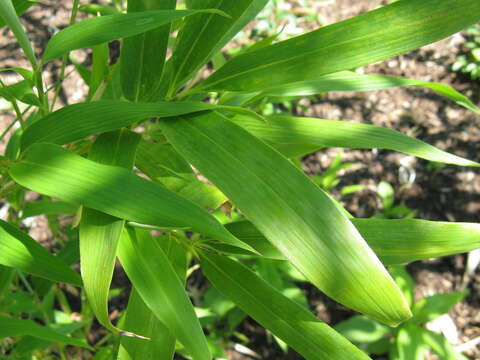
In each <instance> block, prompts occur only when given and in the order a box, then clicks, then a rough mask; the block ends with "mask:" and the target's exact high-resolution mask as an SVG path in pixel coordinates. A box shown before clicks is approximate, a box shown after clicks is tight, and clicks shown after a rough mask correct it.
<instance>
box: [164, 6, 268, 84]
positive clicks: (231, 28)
mask: <svg viewBox="0 0 480 360" xmlns="http://www.w3.org/2000/svg"><path fill="white" fill-rule="evenodd" d="M267 2H268V0H237V1H226V0H208V1H205V0H194V1H191V2H190V3H189V4H188V7H189V9H208V8H213V9H220V10H222V11H224V12H225V13H226V14H228V15H229V16H228V18H227V17H220V16H216V15H215V14H202V15H199V16H193V17H190V18H188V19H186V21H185V24H184V25H183V26H182V28H181V30H180V32H179V34H178V37H177V41H176V45H175V49H174V52H173V56H172V58H171V64H170V65H171V67H170V69H169V70H170V71H172V73H173V74H174V77H173V79H172V81H171V85H170V86H171V92H172V93H173V91H174V90H176V89H177V88H178V86H179V85H182V84H183V83H184V81H185V80H187V79H188V78H189V77H190V76H191V75H192V73H194V72H195V71H197V70H198V69H199V68H200V67H201V66H202V65H204V64H205V63H206V62H207V61H208V60H210V58H211V57H212V56H213V55H214V54H215V53H216V52H217V51H220V50H221V48H222V47H223V46H224V45H225V44H226V43H227V42H228V41H229V40H230V39H231V38H233V36H234V35H235V34H236V33H237V32H239V31H240V30H241V29H242V28H243V27H244V26H245V25H247V24H248V22H250V20H252V19H253V18H254V17H255V15H256V14H257V13H258V12H259V11H260V10H261V9H263V7H265V4H266V3H267Z"/></svg>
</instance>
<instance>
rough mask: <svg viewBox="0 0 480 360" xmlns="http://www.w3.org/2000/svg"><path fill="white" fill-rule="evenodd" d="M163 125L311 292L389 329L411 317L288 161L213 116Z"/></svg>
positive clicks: (375, 263) (363, 247) (356, 238)
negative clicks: (297, 272) (315, 290)
mask: <svg viewBox="0 0 480 360" xmlns="http://www.w3.org/2000/svg"><path fill="white" fill-rule="evenodd" d="M161 127H162V129H163V131H164V134H165V136H166V137H167V139H168V140H169V141H170V143H171V144H172V145H173V146H174V147H175V148H176V149H177V150H178V151H179V153H180V154H182V155H183V156H184V157H185V158H186V159H187V160H189V161H190V162H191V163H192V164H193V165H194V166H195V167H196V168H197V169H199V170H200V171H201V172H202V174H204V175H205V176H206V177H207V178H208V179H209V180H210V181H212V182H213V183H214V184H216V185H217V186H218V187H219V189H220V190H221V191H222V192H223V193H225V195H227V196H228V198H229V199H231V201H232V202H233V203H234V204H236V205H237V206H238V208H239V209H240V210H241V211H242V212H243V213H244V214H245V216H246V217H248V218H249V219H250V220H251V221H252V222H253V223H254V224H255V225H256V226H257V227H258V228H259V229H260V230H261V231H262V233H263V234H264V235H265V236H266V238H267V239H268V240H269V241H270V242H272V243H273V244H274V245H275V246H276V247H277V248H278V249H279V250H280V251H281V252H282V253H283V254H284V255H285V256H286V257H287V258H288V259H289V261H291V262H292V264H294V265H295V266H296V267H297V268H298V269H299V270H300V271H301V272H302V273H303V274H304V275H305V277H306V278H307V279H308V280H309V281H311V282H312V283H313V284H314V285H315V286H317V287H318V288H319V289H321V290H322V291H324V292H325V293H326V294H327V295H329V296H331V297H332V298H334V299H336V300H337V301H339V302H341V303H343V304H345V305H347V306H350V307H352V308H353V309H355V310H357V311H361V312H365V313H366V314H368V315H369V316H371V317H373V318H375V319H379V320H381V321H384V322H386V323H388V324H398V323H399V322H401V321H403V320H405V319H407V318H408V317H409V316H410V311H409V308H408V306H407V305H406V302H405V299H404V298H403V295H402V294H401V292H400V290H399V289H398V287H397V286H396V285H395V283H394V282H393V280H392V279H391V278H390V275H389V274H388V273H387V272H386V270H385V268H384V267H383V266H382V264H381V263H380V261H379V260H378V258H377V257H376V256H375V254H374V253H373V251H372V250H371V249H370V248H369V247H368V246H367V244H366V243H365V241H364V240H363V239H362V237H361V236H360V234H359V233H358V232H357V230H356V229H355V227H354V226H353V225H352V224H351V222H350V221H349V220H348V219H347V217H346V216H345V215H344V214H343V213H342V212H341V211H340V210H339V209H338V208H337V206H336V205H335V204H334V203H333V202H332V201H331V200H330V199H329V197H328V196H327V195H326V194H325V193H324V192H323V191H322V190H320V189H319V188H318V187H317V186H315V184H313V182H311V181H310V180H309V179H308V178H307V177H306V176H305V175H304V174H303V173H302V172H301V171H300V170H299V169H298V168H296V167H295V166H294V165H293V164H291V163H290V162H289V161H288V160H287V159H286V158H284V157H282V156H281V155H280V154H279V153H277V152H275V151H274V150H273V149H271V148H270V147H268V146H267V145H265V144H264V143H262V142H261V141H259V140H258V139H256V138H255V137H254V136H252V135H251V134H249V133H248V132H247V131H245V130H244V129H242V128H241V127H239V126H237V125H235V124H233V123H232V122H230V121H228V120H227V119H226V118H225V117H223V116H221V115H220V114H218V113H215V112H205V113H200V114H198V115H196V116H189V117H182V118H180V117H179V118H176V119H167V120H165V121H162V122H161ZM373 293H375V296H374V297H373V296H371V295H372V294H373Z"/></svg>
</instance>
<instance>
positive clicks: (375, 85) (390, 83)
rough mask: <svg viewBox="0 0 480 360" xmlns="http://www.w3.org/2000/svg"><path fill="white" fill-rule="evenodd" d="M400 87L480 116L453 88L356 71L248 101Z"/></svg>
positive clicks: (272, 91)
mask: <svg viewBox="0 0 480 360" xmlns="http://www.w3.org/2000/svg"><path fill="white" fill-rule="evenodd" d="M399 86H418V87H426V88H429V89H430V90H433V91H435V92H436V93H438V94H440V95H443V96H445V97H446V98H448V99H450V100H453V101H455V102H456V103H457V104H458V105H460V106H463V107H465V108H467V109H469V110H472V111H474V112H476V113H477V114H479V113H480V109H479V108H478V107H477V106H476V105H475V104H474V103H472V102H471V101H470V100H469V99H468V98H467V97H466V96H464V95H462V94H461V93H459V92H458V91H456V90H455V89H453V88H452V87H451V86H449V85H446V84H441V83H435V82H427V81H421V80H415V79H406V78H401V77H393V76H381V75H364V74H357V73H355V72H353V71H341V72H338V73H333V74H329V75H325V76H322V77H320V78H318V79H313V80H308V81H299V82H295V83H291V84H287V85H283V86H278V87H272V88H268V89H266V90H263V91H261V92H260V94H258V95H257V96H255V97H253V98H252V99H250V100H248V102H253V101H255V100H256V99H259V98H263V97H265V96H269V97H285V96H295V97H298V96H311V95H315V94H321V93H325V92H329V91H372V90H381V89H390V88H395V87H399Z"/></svg>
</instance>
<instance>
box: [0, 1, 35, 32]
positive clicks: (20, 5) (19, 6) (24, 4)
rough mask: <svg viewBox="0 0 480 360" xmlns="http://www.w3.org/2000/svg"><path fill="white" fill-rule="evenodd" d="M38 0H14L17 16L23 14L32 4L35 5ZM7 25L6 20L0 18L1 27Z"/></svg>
mask: <svg viewBox="0 0 480 360" xmlns="http://www.w3.org/2000/svg"><path fill="white" fill-rule="evenodd" d="M36 3H37V1H28V0H13V1H12V4H13V7H14V8H15V12H16V13H17V16H21V15H23V13H24V12H25V11H27V10H28V9H29V8H30V6H32V5H35V4H36ZM5 25H6V22H5V21H3V20H2V19H1V18H0V28H1V27H4V26H5Z"/></svg>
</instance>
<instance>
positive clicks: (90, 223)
mask: <svg viewBox="0 0 480 360" xmlns="http://www.w3.org/2000/svg"><path fill="white" fill-rule="evenodd" d="M139 140H140V135H138V134H137V133H134V132H131V131H128V130H118V131H114V132H110V133H105V134H102V135H101V136H99V137H98V138H97V140H96V141H95V142H94V144H93V147H92V150H91V151H90V155H89V159H90V160H92V161H96V162H98V163H100V164H107V165H115V166H121V167H123V168H125V169H127V170H131V169H132V167H133V163H134V161H135V150H136V147H137V144H138V141H139ZM124 224H125V220H122V219H119V218H116V217H113V216H111V215H108V214H105V213H102V212H100V211H97V210H94V209H90V208H84V209H83V213H82V220H81V222H80V228H79V235H80V268H81V272H82V279H83V284H84V288H85V292H86V294H87V298H88V300H89V305H90V307H91V308H92V310H93V313H94V314H95V316H96V317H97V319H98V322H99V323H100V324H102V325H103V326H105V327H106V328H108V329H110V330H114V331H116V330H117V329H116V328H115V327H114V326H113V325H112V324H111V322H110V319H109V317H108V293H109V289H110V283H111V281H112V276H113V270H114V267H115V258H116V254H117V245H118V240H119V239H120V235H121V234H122V230H123V226H124ZM99 270H100V271H99Z"/></svg>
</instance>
